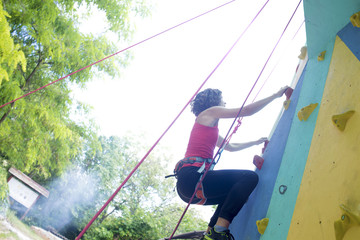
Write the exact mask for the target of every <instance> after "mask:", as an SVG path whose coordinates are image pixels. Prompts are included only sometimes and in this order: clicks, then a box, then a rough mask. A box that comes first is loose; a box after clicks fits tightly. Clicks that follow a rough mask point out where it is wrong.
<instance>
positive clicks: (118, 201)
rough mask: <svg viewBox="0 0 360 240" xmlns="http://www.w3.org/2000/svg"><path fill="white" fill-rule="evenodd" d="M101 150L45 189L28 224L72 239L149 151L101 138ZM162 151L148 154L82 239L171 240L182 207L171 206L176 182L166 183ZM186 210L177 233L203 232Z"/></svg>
mask: <svg viewBox="0 0 360 240" xmlns="http://www.w3.org/2000/svg"><path fill="white" fill-rule="evenodd" d="M99 141H100V143H101V150H100V149H99V150H97V151H96V153H95V154H94V153H91V151H88V152H85V153H84V155H83V157H82V158H79V159H78V160H77V161H76V165H74V166H73V168H72V169H70V170H69V171H67V172H66V174H64V175H63V176H62V177H61V178H59V179H57V180H54V182H53V183H52V184H51V185H50V186H49V189H50V192H51V194H50V198H49V199H48V200H45V199H42V201H41V202H40V203H39V204H37V207H36V208H37V209H36V210H34V211H32V212H31V213H30V215H29V218H28V219H27V221H31V222H32V223H33V224H36V225H38V226H42V227H44V228H45V229H47V228H49V227H50V226H51V227H53V228H55V229H56V230H57V231H58V232H60V233H61V234H63V235H65V236H66V237H68V238H70V239H74V238H75V237H76V236H77V235H78V234H79V233H80V231H81V230H82V229H83V228H84V227H85V225H86V224H87V223H88V222H89V221H90V219H91V218H92V217H93V216H94V215H95V213H96V212H97V211H98V210H99V209H100V208H101V207H102V206H103V204H104V203H105V202H106V201H107V200H108V198H109V197H110V196H111V195H112V194H113V192H114V191H115V189H116V188H117V187H118V186H119V185H120V184H121V183H122V181H123V180H124V179H125V178H126V176H127V175H128V174H129V172H130V171H131V170H132V169H133V168H134V166H135V165H136V164H137V163H138V161H139V160H140V158H141V156H140V155H141V154H143V153H144V152H145V151H146V150H147V148H146V146H143V145H140V144H139V142H138V141H137V140H136V138H135V137H122V138H119V137H109V138H107V137H100V138H99ZM89 150H90V148H89ZM166 160H167V158H166V157H165V155H163V154H162V153H159V152H157V153H156V154H155V155H154V154H151V155H150V156H149V157H148V158H147V159H146V161H144V162H143V164H142V165H141V166H140V168H139V169H138V171H136V172H135V174H134V175H133V177H132V178H130V179H129V181H128V182H127V184H125V185H124V187H123V188H122V190H121V191H120V192H119V193H118V195H117V196H116V197H115V199H114V200H113V201H112V202H110V204H109V206H108V207H107V208H106V209H105V211H104V212H103V213H102V214H100V216H99V217H98V218H97V220H96V221H95V222H94V223H93V225H92V226H91V228H90V229H89V230H88V232H87V233H86V235H85V236H84V239H123V240H126V239H128V240H135V239H148V240H151V239H160V238H163V237H165V236H169V235H170V234H171V233H172V231H173V229H174V227H175V225H176V223H177V220H178V219H179V217H180V216H181V213H182V211H183V210H184V206H179V204H175V203H174V202H173V200H174V198H176V196H175V193H174V192H173V191H171V189H172V188H173V186H174V181H173V180H169V179H165V178H164V175H165V174H166V170H165V166H164V163H165V162H166ZM196 215H197V213H196V212H194V211H190V213H189V214H187V215H186V217H185V219H184V221H183V224H182V225H181V227H180V229H179V232H186V231H193V230H194V229H204V228H205V226H206V224H205V222H204V221H203V220H202V219H200V218H199V217H196Z"/></svg>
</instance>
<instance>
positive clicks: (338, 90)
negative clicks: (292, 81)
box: [288, 23, 360, 240]
mask: <svg viewBox="0 0 360 240" xmlns="http://www.w3.org/2000/svg"><path fill="white" fill-rule="evenodd" d="M359 50H360V28H355V27H353V26H352V24H350V23H349V24H348V25H347V26H346V27H345V28H344V29H343V30H342V31H340V32H339V34H338V36H337V37H336V41H335V46H334V52H333V54H332V59H331V64H330V68H329V72H328V77H327V81H326V85H325V89H324V94H323V98H322V101H321V105H320V110H319V115H318V118H317V124H316V127H315V131H314V135H313V139H312V144H311V147H310V151H309V156H308V159H307V164H306V167H305V171H304V175H303V180H302V182H301V188H300V191H299V195H298V199H297V203H296V206H295V210H294V215H293V218H292V222H291V226H290V230H289V235H288V239H294V240H295V239H297V240H300V239H301V240H302V239H326V240H332V239H334V240H335V239H336V237H335V230H334V222H335V221H336V220H340V219H341V217H342V215H343V211H342V210H341V209H340V207H339V206H340V205H342V204H343V205H344V206H346V207H347V208H348V209H349V210H350V211H354V214H355V215H359V213H360V211H359V210H360V191H359V189H360V174H359V173H360V164H359V158H360V157H359V156H360V147H359V144H360V115H359V113H360V94H359V93H360V91H359V90H360V61H359V59H360V51H359ZM349 111H354V113H353V112H349ZM344 113H345V114H344ZM334 115H338V116H337V117H334V121H336V124H335V123H334V121H332V117H333V116H334ZM346 120H347V122H346ZM337 125H339V127H338V126H337ZM343 218H344V217H343ZM345 220H346V217H345V219H343V221H342V222H344V224H345ZM359 220H360V217H359ZM354 221H355V220H353V222H354ZM350 222H351V221H350ZM359 224H360V222H358V225H354V227H353V228H351V231H350V230H349V231H346V229H345V230H343V231H341V230H340V229H339V230H337V234H338V240H339V239H340V236H343V235H344V234H345V235H344V239H346V240H350V239H351V240H358V239H360V225H359ZM345 225H346V224H345Z"/></svg>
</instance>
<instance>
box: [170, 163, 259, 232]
mask: <svg viewBox="0 0 360 240" xmlns="http://www.w3.org/2000/svg"><path fill="white" fill-rule="evenodd" d="M198 170H199V168H198V167H184V168H182V169H181V170H180V171H179V173H178V176H177V177H178V181H177V184H176V188H177V192H178V194H179V196H180V198H181V199H182V200H183V201H185V202H186V203H188V202H189V200H190V198H191V196H192V195H193V194H194V191H195V187H196V185H197V183H198V182H199V179H200V173H198V172H197V171H198ZM258 181H259V178H258V175H257V174H256V173H255V172H253V171H249V170H210V171H208V173H207V174H206V176H205V178H204V180H203V182H202V186H201V187H202V193H203V195H204V197H205V199H206V200H205V201H201V199H200V198H196V197H195V198H194V200H193V201H192V204H196V203H197V204H199V203H200V204H203V205H216V204H218V206H217V208H216V211H215V213H214V215H213V216H212V217H211V220H210V223H209V227H214V226H215V223H216V221H217V219H218V218H219V217H221V218H224V219H226V220H228V221H229V222H230V223H231V222H232V220H233V219H234V217H235V216H236V215H237V214H238V212H239V211H240V209H241V208H242V207H243V205H244V204H245V202H246V201H247V199H248V198H249V196H250V194H251V193H252V191H253V190H254V188H255V187H256V185H257V183H258Z"/></svg>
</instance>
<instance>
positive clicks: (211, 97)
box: [190, 88, 222, 116]
mask: <svg viewBox="0 0 360 240" xmlns="http://www.w3.org/2000/svg"><path fill="white" fill-rule="evenodd" d="M221 100H222V92H221V91H220V90H218V89H212V88H208V89H205V90H203V91H201V92H199V93H198V94H197V95H196V97H195V98H194V99H193V100H192V101H191V103H190V105H191V112H193V113H194V114H195V116H198V115H199V114H200V113H201V112H202V111H204V110H206V109H208V108H210V107H214V106H219V105H220V103H221Z"/></svg>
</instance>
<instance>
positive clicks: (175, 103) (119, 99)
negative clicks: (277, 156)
mask: <svg viewBox="0 0 360 240" xmlns="http://www.w3.org/2000/svg"><path fill="white" fill-rule="evenodd" d="M225 2H227V1H219V0H216V1H215V0H196V1H194V0H157V1H156V7H155V9H153V10H152V17H149V18H146V19H143V20H139V19H138V20H137V21H138V22H137V31H136V34H135V36H134V40H133V41H132V42H131V43H129V44H127V45H124V44H121V46H120V45H119V50H121V49H123V48H125V47H127V46H129V45H132V44H133V43H136V42H138V41H141V40H143V39H145V38H147V37H150V36H152V35H154V34H156V33H158V32H161V31H163V30H165V29H167V28H169V27H172V26H174V25H176V24H178V23H180V22H182V21H185V20H187V19H189V18H192V17H194V16H196V15H198V14H201V13H203V12H205V11H207V10H210V9H212V8H214V7H216V6H219V5H221V4H223V3H225ZM298 2H299V1H298V0H273V1H270V2H269V4H268V5H267V6H266V8H265V9H264V11H263V13H262V14H261V15H260V17H259V18H258V19H257V20H256V22H255V23H254V24H253V25H252V27H251V28H250V29H249V31H248V32H247V33H246V34H245V36H244V37H243V38H242V39H241V40H240V42H239V43H238V45H237V46H236V47H235V48H234V49H233V51H232V52H231V53H230V55H229V56H228V58H227V59H226V60H225V61H224V62H223V64H222V65H221V66H220V68H218V70H217V71H216V72H215V74H214V75H213V76H212V77H211V78H210V79H209V81H208V83H207V84H206V85H205V87H204V88H203V89H205V88H208V87H211V88H219V89H220V90H222V92H223V97H224V100H225V101H226V102H227V106H228V107H239V106H241V105H242V103H243V101H244V100H245V97H246V95H247V94H248V92H249V90H250V88H251V86H252V84H253V83H254V81H255V80H256V78H257V77H258V75H259V73H260V70H261V69H262V67H263V65H264V63H265V61H266V59H267V58H268V56H269V54H270V52H271V51H272V48H273V47H274V45H275V43H276V41H277V40H278V38H279V36H280V34H281V32H282V31H283V29H284V27H285V26H286V24H287V22H288V20H289V18H290V16H291V15H292V13H293V11H294V10H295V7H296V5H297V4H298ZM264 3H265V0H262V1H239V0H238V1H235V2H233V3H231V4H229V5H227V6H225V7H223V8H221V9H219V10H216V11H214V12H212V13H209V14H207V15H206V16H203V17H201V18H199V19H197V20H194V21H192V22H190V23H187V24H186V25H183V26H181V27H179V28H176V29H174V30H172V31H170V32H167V33H165V34H163V35H161V36H159V37H157V38H154V39H151V40H149V41H147V42H145V43H143V44H141V45H138V46H136V47H135V48H133V49H132V50H131V51H132V52H133V55H134V59H133V60H132V61H131V63H130V66H129V67H127V68H126V69H124V71H123V74H122V76H120V77H118V78H116V79H113V80H111V79H104V77H103V76H101V77H99V79H94V80H93V81H92V82H91V83H89V84H88V87H87V89H86V90H77V91H76V92H75V94H76V98H77V99H79V100H81V101H83V102H86V103H88V104H90V105H92V106H93V107H94V110H93V112H92V114H93V117H94V118H95V119H96V122H97V124H98V125H99V126H100V128H101V134H103V135H107V136H110V135H119V136H121V135H124V134H126V133H127V132H131V133H133V134H141V133H145V134H146V136H147V139H144V140H143V141H144V143H145V144H149V145H152V144H153V143H154V142H155V141H156V140H157V139H158V138H159V137H160V135H161V134H162V133H163V132H164V131H165V129H166V128H167V127H168V126H169V124H170V123H171V122H172V120H173V119H174V118H175V117H176V116H177V114H178V113H179V112H180V110H181V109H182V108H183V107H184V105H185V104H186V103H187V102H188V100H189V99H190V97H191V96H192V95H193V94H194V93H195V91H196V90H197V89H198V87H199V86H200V84H201V83H202V82H203V81H204V80H205V79H206V78H207V76H208V75H209V74H210V72H211V71H212V70H213V69H214V68H215V66H216V65H217V64H218V62H219V61H220V60H221V58H222V57H223V56H224V55H225V53H226V52H227V51H228V50H229V49H230V47H231V46H232V44H233V43H234V42H235V40H236V39H237V38H238V37H239V36H240V34H241V33H242V31H243V30H244V29H245V27H246V26H247V25H248V24H249V23H250V21H251V20H252V18H253V17H254V16H255V14H256V13H257V12H258V10H259V9H260V8H261V6H262V5H263V4H264ZM303 20H304V14H303V6H302V5H301V6H300V7H299V10H298V12H297V13H296V15H295V17H294V19H293V21H292V23H291V25H290V26H289V29H288V30H287V32H286V34H285V36H284V37H283V39H282V41H281V42H280V45H279V47H278V49H277V50H276V52H275V54H274V55H273V58H272V59H271V61H270V63H269V65H268V67H267V68H266V70H265V72H264V73H263V75H262V77H261V79H260V81H259V83H258V85H257V88H256V89H255V92H254V94H256V93H257V90H258V89H259V88H260V86H261V85H262V83H263V82H264V80H265V79H266V78H267V76H268V75H269V73H270V71H271V69H272V68H273V66H274V65H275V64H276V63H277V62H278V61H279V59H280V62H279V64H278V65H277V67H276V69H275V71H274V72H273V74H272V75H271V78H270V79H269V80H268V81H267V83H266V85H265V86H264V88H263V90H262V91H261V93H260V95H259V97H258V99H260V98H262V97H266V96H268V95H270V94H272V93H273V92H275V91H277V90H278V89H280V87H282V86H284V85H290V84H291V82H292V79H293V76H294V73H295V69H296V66H297V64H298V62H299V60H298V58H297V56H298V55H299V54H300V48H301V47H302V46H303V45H304V44H305V41H306V40H305V27H304V25H303V26H302V27H301V29H300V31H299V33H298V34H297V35H296V38H295V39H294V40H292V38H293V37H294V34H295V33H296V31H297V30H298V29H299V27H300V26H301V24H302V22H303ZM87 25H88V26H91V30H92V31H93V32H96V31H99V32H101V31H102V29H103V25H102V24H101V21H99V18H96V20H95V21H94V22H88V23H87ZM97 27H98V28H97ZM84 31H86V30H84ZM254 94H253V95H252V96H254ZM251 100H252V97H251V98H250V101H251ZM283 100H284V99H281V100H276V101H274V102H273V103H272V104H271V105H270V106H269V107H268V108H267V109H264V110H263V111H262V112H260V113H258V114H256V115H254V116H252V117H248V118H246V119H244V120H243V124H242V126H241V127H240V129H239V130H238V132H237V133H236V134H235V135H234V136H233V138H232V142H245V141H250V140H256V139H258V138H260V137H267V136H269V134H270V131H271V129H272V127H273V125H274V122H275V120H276V118H277V116H278V114H279V112H280V111H281V109H282V102H283ZM193 122H194V116H193V114H192V113H191V112H190V107H188V109H187V110H186V111H185V112H184V114H183V115H182V116H181V117H180V119H178V121H177V122H176V123H175V125H174V126H173V127H172V128H171V129H170V131H169V132H168V133H167V134H166V136H165V137H164V138H163V139H162V141H161V143H160V144H161V145H162V146H164V147H166V148H168V149H169V152H170V154H172V155H173V157H172V158H171V160H170V161H169V173H170V171H171V170H172V168H173V166H174V164H175V163H176V162H177V161H178V160H179V159H181V158H182V157H183V155H184V152H185V149H186V146H187V141H188V138H189V134H190V130H191V128H192V124H193ZM231 123H232V121H231V120H224V121H222V122H221V124H220V133H221V134H222V135H225V134H226V132H227V131H228V128H229V127H230V125H231ZM262 147H263V145H259V146H258V147H252V148H250V149H248V150H243V151H241V152H239V153H225V152H224V153H223V154H222V158H221V160H220V162H219V164H218V165H217V167H216V168H217V169H221V168H245V169H254V166H253V164H252V158H253V156H254V155H255V154H260V153H261V148H262ZM154 151H156V148H155V150H154ZM139 160H140V159H139ZM129 171H130V170H129ZM165 174H167V173H164V175H165Z"/></svg>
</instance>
